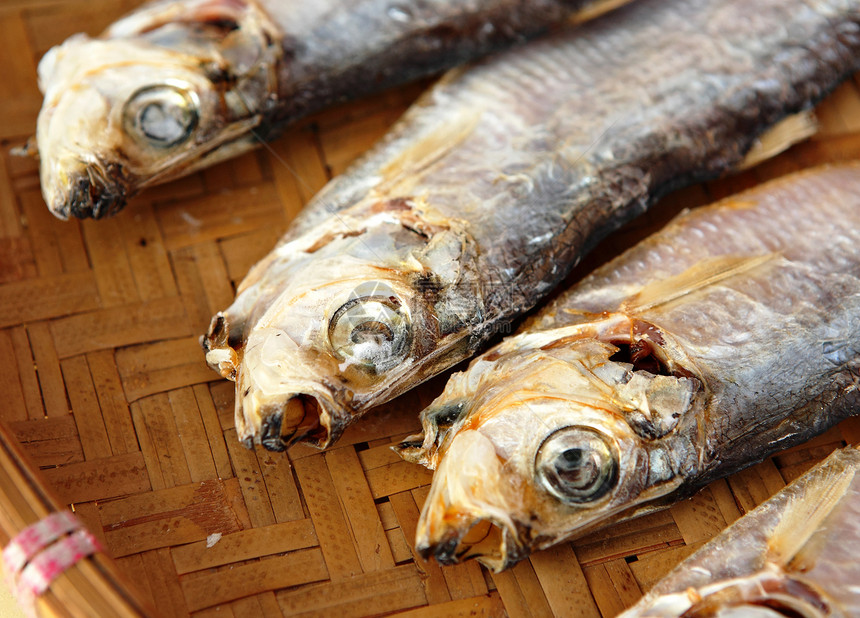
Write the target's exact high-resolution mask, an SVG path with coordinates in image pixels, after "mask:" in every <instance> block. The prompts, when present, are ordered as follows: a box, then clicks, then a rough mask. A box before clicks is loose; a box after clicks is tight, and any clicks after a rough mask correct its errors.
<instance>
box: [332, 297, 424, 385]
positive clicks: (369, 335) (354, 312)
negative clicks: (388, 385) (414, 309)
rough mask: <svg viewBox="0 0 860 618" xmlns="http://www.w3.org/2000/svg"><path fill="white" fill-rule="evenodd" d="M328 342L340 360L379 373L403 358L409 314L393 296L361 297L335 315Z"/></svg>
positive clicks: (407, 346) (408, 339) (408, 335)
mask: <svg viewBox="0 0 860 618" xmlns="http://www.w3.org/2000/svg"><path fill="white" fill-rule="evenodd" d="M328 338H329V344H330V345H331V348H332V350H333V351H334V353H335V354H336V355H337V356H338V357H339V358H340V359H341V360H343V361H346V362H347V363H350V364H355V365H358V366H360V367H363V368H365V369H368V370H370V371H373V372H375V373H382V372H384V371H388V370H389V369H391V368H392V367H394V366H396V365H397V364H398V363H399V362H401V361H402V360H403V359H404V358H405V357H406V355H407V354H408V352H409V350H410V346H411V342H412V328H411V324H410V320H409V314H408V312H407V311H406V309H405V308H404V307H403V305H402V303H401V302H400V301H399V300H398V299H397V297H396V296H393V295H390V296H365V297H361V298H355V299H352V300H350V301H348V302H346V303H345V304H344V305H342V306H341V307H340V309H338V310H337V311H336V312H335V314H334V315H333V316H332V319H331V320H330V322H329V327H328Z"/></svg>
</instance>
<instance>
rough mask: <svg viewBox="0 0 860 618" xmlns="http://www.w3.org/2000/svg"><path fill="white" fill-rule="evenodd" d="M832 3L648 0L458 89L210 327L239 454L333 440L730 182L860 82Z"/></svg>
mask: <svg viewBox="0 0 860 618" xmlns="http://www.w3.org/2000/svg"><path fill="white" fill-rule="evenodd" d="M831 8H832V6H831V5H827V6H822V5H815V6H811V5H809V4H808V3H806V2H803V1H801V0H793V1H789V2H785V1H784V0H779V1H777V0H759V2H758V3H757V5H756V9H757V10H756V13H757V15H756V17H755V18H754V19H746V17H748V14H749V7H748V3H746V2H740V1H737V0H735V1H732V2H718V1H716V0H671V1H656V0H640V1H638V2H635V3H632V4H629V5H627V6H625V7H622V8H621V9H619V10H617V11H614V12H612V13H610V14H608V15H605V16H604V17H603V18H601V19H598V20H595V21H593V22H589V23H588V24H586V25H583V26H580V27H576V28H573V29H571V30H570V31H566V32H560V33H557V34H555V35H552V36H549V37H546V38H544V39H541V40H538V41H534V42H532V43H531V44H529V45H525V46H522V47H519V48H517V49H515V50H511V51H510V52H508V53H503V54H499V55H496V56H494V57H491V58H487V59H485V60H483V61H481V62H479V63H477V64H476V65H474V66H472V67H471V68H469V69H467V70H457V71H454V72H453V73H451V74H449V75H448V76H447V77H446V78H444V79H443V80H441V82H440V83H439V84H437V85H436V86H435V87H434V88H432V89H431V90H430V91H429V92H428V93H427V94H426V95H425V96H423V97H422V98H421V99H420V100H419V101H418V102H417V103H416V104H415V105H414V106H413V107H412V108H410V110H408V111H407V113H406V114H405V115H404V117H403V118H402V119H401V120H400V121H399V122H398V123H397V124H396V125H395V126H394V127H393V128H392V129H391V131H390V132H389V133H388V134H387V135H386V136H385V137H384V138H383V139H382V140H381V142H380V143H378V144H377V145H376V146H375V147H374V148H373V149H371V151H370V152H369V153H368V154H367V155H366V156H365V157H364V158H362V159H361V160H359V161H358V162H356V164H355V165H354V166H353V167H352V168H351V169H350V170H348V171H347V172H346V173H345V174H344V175H343V176H342V177H340V178H338V179H335V180H334V181H333V182H332V183H330V184H329V185H328V186H327V187H326V188H324V189H323V191H322V192H321V193H320V194H319V195H318V196H317V197H316V198H315V199H314V200H312V201H311V203H309V204H308V206H307V208H306V209H305V210H304V211H303V213H302V214H300V215H299V217H298V218H297V220H296V222H295V223H294V225H293V226H292V228H291V230H290V231H288V232H287V234H286V236H285V237H284V238H283V239H282V241H281V242H280V244H279V246H278V248H277V249H276V251H275V252H273V253H272V254H270V255H269V256H267V257H266V258H264V259H263V260H262V261H261V262H260V263H258V264H257V265H256V266H255V267H254V268H253V269H252V270H251V271H250V272H249V274H248V276H247V277H246V278H245V280H244V281H243V282H242V284H241V285H240V286H239V290H238V295H237V298H236V301H235V302H234V304H233V305H232V306H231V307H229V308H227V309H225V310H224V311H222V312H221V313H219V314H218V315H216V316H215V318H214V319H213V322H212V327H211V329H210V332H209V333H208V334H207V336H206V337H205V338H204V348H205V349H206V351H207V359H208V360H209V363H210V365H211V366H212V367H213V368H216V369H217V370H218V371H219V372H220V373H221V374H222V375H224V376H226V377H229V378H231V379H234V380H236V381H237V408H236V423H237V428H238V433H239V436H240V438H241V439H243V440H244V441H245V442H246V443H247V444H251V443H254V442H260V443H262V444H264V445H266V446H267V447H269V448H274V449H282V448H285V447H286V446H287V445H288V444H290V443H292V442H293V441H296V440H301V439H304V440H309V441H311V442H312V443H315V444H317V445H319V446H326V445H328V444H330V443H331V442H332V441H333V440H335V439H336V438H337V436H338V435H339V434H340V433H341V432H342V431H343V429H344V428H345V427H346V426H347V425H348V424H349V423H351V422H352V421H353V420H354V419H355V418H357V417H358V416H360V414H362V413H363V412H364V411H365V410H367V409H368V408H370V407H372V406H374V405H377V404H379V403H382V402H384V401H387V400H388V399H390V398H392V397H394V396H396V395H397V394H399V393H402V392H403V391H405V390H408V389H409V388H411V387H412V386H414V385H416V384H418V383H420V382H421V381H423V380H425V379H427V378H429V377H431V376H432V375H435V374H437V373H439V372H440V371H442V370H444V369H446V368H448V367H450V366H452V365H453V364H454V363H456V362H458V361H459V360H462V359H463V358H466V357H468V356H469V355H471V354H472V353H474V352H475V351H476V350H477V349H478V347H480V346H481V345H482V344H483V343H484V342H485V341H487V340H488V339H489V338H490V337H492V336H493V335H494V334H496V333H497V332H498V331H499V330H501V329H502V328H503V327H504V325H506V324H507V323H509V322H510V321H512V320H514V319H515V318H517V317H518V316H519V315H521V314H522V313H523V312H525V311H527V310H528V309H530V308H531V307H532V306H534V305H535V304H536V303H537V302H538V301H539V300H540V298H541V297H542V296H544V295H545V294H547V293H548V292H549V291H550V290H551V289H552V288H553V287H554V286H555V285H556V284H557V283H558V282H560V281H561V280H562V279H563V277H564V276H565V275H566V273H567V272H568V271H569V270H570V268H571V267H572V266H573V265H574V264H575V263H576V262H577V261H578V260H579V259H580V258H581V257H582V256H583V255H584V254H585V253H586V252H587V251H588V250H590V249H591V248H592V247H593V246H594V245H595V244H596V243H597V241H598V240H600V239H601V238H603V237H604V236H606V235H607V234H608V233H610V232H611V231H613V230H614V229H616V228H617V227H619V226H620V225H621V224H623V223H624V222H625V221H627V220H629V219H631V218H633V217H634V216H636V215H638V214H641V213H642V212H644V211H645V210H646V209H647V208H648V206H649V205H650V204H651V203H653V202H654V201H655V200H656V199H658V198H659V197H661V196H662V195H663V194H665V193H666V192H668V191H669V190H671V189H674V188H676V187H679V186H682V185H684V184H688V183H690V182H693V181H695V180H702V179H708V178H712V177H714V176H717V175H719V174H722V173H725V172H727V171H729V170H731V169H734V168H736V167H737V166H739V165H740V164H741V163H742V162H743V161H744V157H745V155H746V153H747V151H748V150H749V149H750V148H751V147H752V145H753V143H754V141H755V139H756V138H757V137H758V136H759V135H761V134H762V133H763V132H764V131H766V130H767V129H768V128H770V127H771V126H772V125H773V124H774V123H776V122H777V121H779V120H781V119H782V118H783V117H784V116H786V115H789V114H793V113H797V112H800V111H802V110H803V109H806V108H808V107H810V106H811V105H812V104H813V103H814V102H815V100H817V98H818V97H819V96H821V95H823V94H824V92H826V91H828V90H829V89H831V88H833V87H834V86H835V85H836V84H837V83H838V81H839V80H840V79H841V78H842V77H845V76H847V75H848V74H850V73H851V72H852V71H853V70H854V69H856V68H858V58H860V36H858V23H860V2H858V3H856V4H852V5H849V6H848V8H844V9H843V10H842V12H841V13H838V14H837V15H838V16H837V17H834V16H833V15H830V14H828V15H823V14H822V13H827V12H828V11H829V10H830V9H831ZM780 26H785V27H780ZM789 31H790V32H789ZM834 50H835V51H834ZM807 60H809V62H807ZM410 234H412V236H410ZM391 235H394V236H396V237H397V238H398V242H397V243H395V244H393V245H392V243H390V242H389V241H388V240H386V238H387V237H390V236H391ZM309 248H312V249H313V250H312V251H311V250H310V249H309ZM356 289H360V290H366V291H362V292H355V290H356ZM374 289H375V290H381V291H379V292H378V293H377V292H373V291H372V290H374ZM364 307H370V308H371V309H370V310H369V313H368V310H366V309H364ZM343 316H349V318H347V319H348V320H353V321H354V322H355V323H354V324H353V326H350V327H349V328H353V327H355V329H357V330H348V329H347V328H346V327H343V326H341V327H337V325H338V324H341V323H342V322H341V320H342V319H344V318H343ZM389 320H393V322H391V323H389ZM359 322H361V323H360V324H359ZM350 323H351V324H352V322H350ZM371 332H372V333H375V334H374V335H373V337H375V339H373V341H375V342H376V343H373V341H371V340H370V339H368V337H369V336H370V335H369V334H368V333H371ZM279 333H283V334H285V335H286V337H283V336H282V335H281V334H279ZM347 333H349V334H347ZM274 337H281V339H280V340H279V342H275V340H274V339H272V338H274ZM265 338H269V340H268V341H265V342H264V341H263V340H264V339H265ZM395 340H396V341H395ZM359 341H360V342H362V343H360V344H359V343H358V342H359ZM392 341H395V343H396V345H393V344H391V343H390V342H392ZM392 345H393V347H391V346H392ZM386 346H388V347H386ZM262 349H266V350H267V353H266V355H265V356H262V355H261V354H260V353H259V351H260V350H262ZM394 351H396V352H397V354H401V353H402V355H401V356H397V358H396V359H395V360H391V358H390V357H391V355H392V354H394V353H395V352H394ZM356 356H358V357H360V358H362V359H363V360H362V361H361V362H360V363H358V364H356V363H355V362H353V361H354V360H355V357H356ZM359 367H362V368H363V369H361V370H359ZM299 402H302V403H301V405H302V406H303V408H302V409H303V412H299V411H298V410H296V409H293V408H294V407H295V406H296V405H297V404H298V403H299ZM285 418H288V419H292V420H288V421H286V422H285V421H284V419H285ZM313 418H317V419H318V421H317V423H316V424H314V422H313V420H312V419H313ZM298 419H301V420H298ZM296 422H299V423H302V427H301V429H299V428H298V427H296V426H295V423H296Z"/></svg>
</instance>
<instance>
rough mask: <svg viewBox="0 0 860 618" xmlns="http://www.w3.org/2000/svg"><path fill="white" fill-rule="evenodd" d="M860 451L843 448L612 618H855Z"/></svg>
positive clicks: (859, 605)
mask: <svg viewBox="0 0 860 618" xmlns="http://www.w3.org/2000/svg"><path fill="white" fill-rule="evenodd" d="M858 553H860V451H858V450H857V449H855V448H845V449H841V450H839V451H836V452H834V453H833V454H831V455H830V457H828V458H827V459H826V460H824V461H823V462H821V463H820V464H818V465H817V466H816V467H814V468H813V469H812V470H810V471H809V472H807V473H806V474H804V475H803V476H802V477H800V478H799V479H797V480H796V481H795V482H793V483H792V484H791V485H789V486H788V487H786V488H784V489H783V490H782V491H780V492H779V493H777V494H776V495H775V496H773V497H772V498H771V499H769V500H768V501H766V502H765V503H764V504H762V505H761V506H759V507H758V508H756V509H755V510H753V511H750V512H749V513H748V514H747V515H745V516H744V517H742V518H741V519H740V520H738V521H737V522H735V523H734V524H733V525H732V526H730V527H729V528H728V529H727V530H725V531H724V532H722V533H721V534H719V535H718V536H716V537H715V538H713V539H712V540H711V541H709V542H708V543H707V545H705V546H704V547H702V548H701V549H699V550H698V551H697V552H696V553H695V554H693V555H692V556H690V557H689V558H687V559H686V560H684V562H682V563H681V564H679V565H678V566H677V567H676V568H675V569H674V570H673V571H672V572H671V573H670V574H669V575H667V576H666V577H665V578H663V579H662V580H661V581H660V582H658V583H657V584H655V586H654V588H652V589H651V590H650V591H649V592H648V594H647V595H646V596H645V597H644V598H643V599H642V600H641V601H640V602H639V603H637V604H636V605H635V606H633V607H632V608H630V609H629V610H627V611H626V612H624V613H623V614H621V616H620V617H619V618H672V617H675V616H684V617H685V618H697V617H701V618H704V617H705V616H707V617H708V618H747V617H748V618H785V617H786V616H793V617H795V618H825V617H831V618H836V617H839V618H842V617H845V618H848V617H849V616H860V585H858V582H860V560H857V555H858Z"/></svg>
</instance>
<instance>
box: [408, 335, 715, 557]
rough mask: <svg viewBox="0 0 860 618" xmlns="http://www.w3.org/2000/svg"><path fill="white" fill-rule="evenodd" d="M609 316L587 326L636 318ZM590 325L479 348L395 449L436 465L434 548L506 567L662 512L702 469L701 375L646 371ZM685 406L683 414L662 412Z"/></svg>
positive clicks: (426, 546) (423, 537) (428, 549)
mask: <svg viewBox="0 0 860 618" xmlns="http://www.w3.org/2000/svg"><path fill="white" fill-rule="evenodd" d="M610 322H611V323H610ZM610 322H607V323H604V324H603V325H601V326H599V327H597V328H587V329H585V332H590V333H592V334H593V333H594V332H600V333H603V334H604V335H605V336H610V335H613V336H620V334H621V333H623V332H624V330H625V328H616V327H621V326H623V324H624V323H625V321H624V320H617V319H615V318H610ZM627 325H628V326H631V323H630V322H629V321H627ZM628 330H629V329H628ZM577 332H579V334H580V335H582V334H583V330H582V329H581V328H580V327H576V328H565V329H557V331H556V332H551V331H550V332H547V333H539V334H538V335H539V336H536V335H520V336H517V337H513V338H509V339H508V340H506V341H505V342H504V343H503V344H501V345H500V346H497V348H494V349H493V350H490V351H489V352H488V353H486V354H484V355H483V356H481V357H479V358H478V359H476V360H475V361H473V363H472V364H471V365H470V367H469V368H468V369H467V370H466V371H465V372H462V373H459V374H455V375H454V376H452V377H451V379H450V380H449V383H448V385H447V386H446V389H445V391H444V392H443V394H442V395H441V396H440V397H439V398H438V399H437V400H436V401H434V402H433V403H432V404H431V405H430V406H429V407H428V408H427V409H426V410H424V411H423V412H422V414H421V420H422V424H423V426H424V434H423V435H422V436H410V437H409V438H407V439H406V441H405V442H404V443H402V444H401V445H400V447H398V448H397V449H395V450H398V452H400V454H401V455H402V456H404V458H406V459H408V460H411V461H415V462H418V463H423V464H424V465H427V466H428V467H431V468H435V470H436V471H435V473H434V477H433V481H432V484H431V489H430V493H429V495H428V497H427V501H426V502H425V504H424V506H423V508H422V512H421V518H420V520H419V526H418V532H417V538H416V547H417V548H418V549H419V550H420V551H421V552H422V553H423V554H424V555H427V556H430V555H432V556H436V558H437V559H438V560H440V561H441V562H444V563H450V562H452V561H457V560H461V559H468V558H477V559H478V561H479V562H481V563H483V564H485V565H486V566H488V567H489V568H492V569H496V570H500V569H503V568H506V567H508V566H510V565H511V564H513V563H514V562H516V561H517V560H520V559H522V558H523V557H525V556H527V555H528V554H529V553H531V552H533V551H536V550H538V549H543V548H546V547H549V546H551V545H553V544H555V543H558V542H561V541H562V540H564V539H568V538H572V537H575V536H579V535H581V534H584V533H586V532H588V531H590V530H593V529H595V528H597V527H601V526H604V525H606V524H608V523H611V522H614V521H620V520H623V519H628V518H631V517H635V516H638V515H641V514H644V513H646V512H649V511H651V510H655V509H656V508H657V507H658V505H660V504H661V499H663V497H664V496H667V495H669V494H671V493H672V492H674V491H675V490H677V489H678V488H679V487H680V486H681V485H682V484H683V483H684V481H685V479H687V478H689V477H690V476H691V475H692V474H693V473H694V472H695V469H696V464H697V461H698V455H699V450H698V448H697V447H696V444H695V440H696V436H697V433H696V427H697V423H698V420H699V418H700V414H701V410H702V407H701V406H702V401H703V399H704V397H703V395H702V394H701V390H700V383H699V382H697V381H695V380H693V379H691V378H688V377H674V376H654V375H651V374H647V375H648V376H649V377H647V378H646V377H643V374H642V373H641V372H639V371H637V370H635V369H633V368H632V367H630V366H628V365H627V364H626V363H622V362H617V361H612V360H610V357H612V356H613V355H614V354H616V353H617V352H618V350H619V348H617V347H615V346H613V345H612V344H609V343H607V342H604V341H595V340H593V339H589V338H584V339H582V340H581V341H577V340H576V339H575V338H574V340H573V341H571V337H572V336H574V335H575V333H577ZM562 343H563V344H564V345H561V344H562ZM643 380H644V382H643ZM673 384H674V385H675V386H677V387H678V388H677V389H675V388H673ZM690 389H694V390H693V391H692V392H693V394H694V396H692V397H691V396H690V392H691V390H690ZM695 389H699V390H695ZM647 401H650V402H651V403H652V404H654V405H653V406H652V407H651V408H650V409H649V408H648V404H647V403H646V402H647ZM658 402H659V404H658ZM673 402H674V403H673ZM670 408H671V410H670ZM681 408H684V409H683V410H681ZM643 410H647V411H648V412H649V414H650V416H649V419H647V421H648V422H646V420H643V417H644V414H643ZM663 412H668V414H665V415H664V414H663ZM675 412H679V414H678V422H677V424H675V425H671V426H669V425H666V424H665V423H661V421H660V419H661V418H663V417H664V416H665V417H669V418H674V413H675ZM488 525H489V526H490V527H489V528H487V526H488ZM480 532H483V533H484V534H483V536H481V535H480V534H479V533H480Z"/></svg>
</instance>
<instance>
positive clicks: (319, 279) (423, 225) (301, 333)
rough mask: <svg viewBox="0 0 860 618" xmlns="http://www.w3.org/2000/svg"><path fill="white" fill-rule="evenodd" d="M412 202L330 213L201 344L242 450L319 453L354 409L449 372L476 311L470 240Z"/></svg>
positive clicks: (248, 283) (261, 273)
mask: <svg viewBox="0 0 860 618" xmlns="http://www.w3.org/2000/svg"><path fill="white" fill-rule="evenodd" d="M421 211H422V209H421V207H420V206H419V205H416V204H415V203H414V202H412V201H409V200H399V199H398V200H391V201H382V202H373V203H372V204H369V205H360V206H358V207H356V208H353V209H349V210H347V211H344V212H341V213H338V215H337V216H334V217H331V218H330V219H329V220H327V221H325V222H324V223H323V224H321V225H320V226H317V227H316V228H314V229H313V230H312V231H311V232H309V233H306V234H304V235H302V236H300V237H299V238H296V239H294V240H293V241H290V242H287V243H284V244H282V245H280V246H279V247H278V248H276V250H275V251H274V252H273V253H271V254H270V255H269V256H267V258H266V259H265V260H264V261H263V262H261V263H260V264H258V265H256V266H255V267H254V269H252V271H251V272H250V273H249V274H248V276H247V277H246V278H245V280H244V281H243V284H242V287H241V288H240V290H239V291H238V294H237V298H236V301H235V302H234V304H233V305H232V306H231V307H230V308H229V309H228V310H227V311H225V312H222V313H219V314H218V315H216V316H215V318H214V319H213V322H212V325H211V327H210V330H209V333H208V334H207V335H206V336H205V337H204V339H203V346H204V349H205V350H206V358H207V361H208V362H209V364H210V366H212V367H213V368H214V369H216V370H217V371H219V372H220V373H221V374H222V375H224V376H225V377H227V378H229V379H233V380H235V382H236V427H237V431H238V433H239V438H240V439H241V440H242V441H243V442H245V443H246V444H247V445H249V446H250V445H251V444H252V443H254V442H256V443H261V444H262V445H263V446H265V447H266V448H268V449H270V450H283V449H284V448H286V447H287V446H288V445H289V444H291V443H293V442H295V441H298V440H300V439H303V440H305V441H310V442H312V443H315V444H317V445H318V446H321V447H323V446H326V445H328V444H329V443H331V442H332V441H333V440H335V439H336V438H337V437H338V436H339V435H340V433H341V432H342V431H343V429H344V428H345V427H346V425H347V424H349V423H350V422H351V420H353V418H354V417H355V415H356V414H358V413H359V412H361V411H363V410H365V409H367V408H369V407H371V406H373V405H375V404H377V403H381V402H383V401H387V400H388V399H390V398H391V397H393V396H395V395H396V394H398V393H399V392H402V391H403V390H406V389H408V388H410V387H411V386H414V385H415V384H417V383H418V382H420V381H422V380H424V379H426V378H427V377H430V376H432V375H434V374H435V373H436V372H437V371H438V366H439V364H442V365H443V366H450V364H452V363H453V362H454V361H452V360H451V357H452V356H453V357H454V358H455V360H459V359H460V358H463V357H464V356H465V355H466V354H468V352H467V350H468V349H470V346H472V345H473V343H474V334H473V331H472V325H473V324H475V322H476V320H478V316H480V314H481V307H482V305H481V300H480V299H481V295H480V289H479V287H478V276H477V270H476V265H475V259H476V256H475V251H474V242H473V240H472V239H471V237H470V236H469V234H468V232H467V231H466V230H465V229H464V228H463V227H461V226H459V225H458V224H457V223H456V222H451V221H440V222H435V221H433V220H432V218H430V217H427V216H426V214H425V213H422V212H421Z"/></svg>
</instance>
